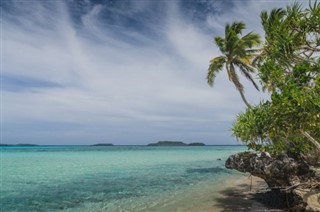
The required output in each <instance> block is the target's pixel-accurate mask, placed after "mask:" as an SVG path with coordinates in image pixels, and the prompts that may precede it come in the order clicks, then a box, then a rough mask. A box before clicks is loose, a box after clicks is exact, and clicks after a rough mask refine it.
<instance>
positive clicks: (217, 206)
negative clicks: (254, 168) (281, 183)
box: [190, 175, 282, 212]
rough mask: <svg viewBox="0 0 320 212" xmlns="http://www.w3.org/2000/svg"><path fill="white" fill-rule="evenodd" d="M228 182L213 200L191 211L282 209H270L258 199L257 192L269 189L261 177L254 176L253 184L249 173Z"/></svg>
mask: <svg viewBox="0 0 320 212" xmlns="http://www.w3.org/2000/svg"><path fill="white" fill-rule="evenodd" d="M228 184H229V185H227V186H226V187H224V188H222V189H221V190H219V191H218V193H217V194H215V197H214V199H213V200H212V202H208V203H206V204H204V205H201V206H197V207H194V208H191V209H190V212H200V211H201V212H204V211H205V212H227V211H237V212H238V211H258V212H260V211H261V212H262V211H264V212H266V211H268V212H269V211H270V212H276V211H282V210H280V209H270V208H268V207H266V206H265V205H264V204H262V203H261V202H259V201H258V200H257V193H260V192H264V191H267V185H266V183H265V182H264V181H263V180H262V179H261V178H258V177H252V186H251V177H249V175H243V176H240V177H238V178H237V179H236V180H233V181H231V182H230V183H228ZM250 187H251V189H250Z"/></svg>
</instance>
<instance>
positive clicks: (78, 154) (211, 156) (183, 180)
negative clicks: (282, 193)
mask: <svg viewBox="0 0 320 212" xmlns="http://www.w3.org/2000/svg"><path fill="white" fill-rule="evenodd" d="M245 149H246V147H243V146H202V147H200V146H199V147H197V146H196V147H148V146H109V147H95V146H35V147H14V146H12V147H1V194H0V195H1V196H0V204H1V205H0V208H1V211H23V212H28V211H77V212H78V211H80V212H81V211H111V212H113V211H187V210H189V209H190V208H194V207H196V206H197V204H201V203H202V202H206V201H212V200H214V198H215V193H216V192H217V191H218V190H219V189H221V187H223V186H224V185H226V184H228V180H230V179H232V178H235V177H237V173H236V172H235V171H232V170H228V169H226V168H225V167H224V163H225V160H226V159H227V158H228V156H229V155H231V154H234V153H236V152H240V151H244V150H245ZM220 159H221V160H220Z"/></svg>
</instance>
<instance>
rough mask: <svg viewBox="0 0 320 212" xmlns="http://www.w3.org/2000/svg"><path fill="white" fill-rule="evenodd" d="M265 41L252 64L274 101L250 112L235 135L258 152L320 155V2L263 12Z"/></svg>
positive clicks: (239, 121)
mask: <svg viewBox="0 0 320 212" xmlns="http://www.w3.org/2000/svg"><path fill="white" fill-rule="evenodd" d="M261 23H262V26H263V29H264V30H265V43H264V44H263V46H262V48H261V49H260V52H259V54H258V55H256V57H255V58H254V59H253V61H252V65H253V66H255V67H256V68H257V70H258V75H259V78H260V81H261V84H262V86H263V88H264V89H267V90H268V91H269V92H270V93H271V100H270V101H265V102H261V103H260V104H258V105H256V106H254V107H251V108H248V109H247V110H246V111H245V112H244V113H242V114H240V115H239V116H238V117H237V119H236V121H235V122H234V124H233V128H232V131H233V135H234V136H235V137H236V138H237V139H238V140H241V141H243V142H244V143H246V144H247V145H248V147H249V148H251V149H254V150H257V151H270V152H273V153H278V152H281V151H287V152H288V151H289V152H305V151H309V150H311V149H312V148H317V149H318V151H320V148H319V147H320V144H319V143H318V141H319V140H320V59H319V53H320V4H319V3H318V2H317V1H316V2H314V4H311V3H310V5H309V8H307V9H302V6H301V5H300V4H298V3H295V4H293V5H290V6H288V7H287V8H286V9H282V8H279V9H274V10H272V11H271V12H269V13H268V12H262V13H261Z"/></svg>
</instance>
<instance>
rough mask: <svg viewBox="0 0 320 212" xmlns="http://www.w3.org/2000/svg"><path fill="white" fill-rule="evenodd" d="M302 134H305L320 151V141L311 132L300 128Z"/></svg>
mask: <svg viewBox="0 0 320 212" xmlns="http://www.w3.org/2000/svg"><path fill="white" fill-rule="evenodd" d="M300 131H301V133H302V135H304V136H305V137H306V138H307V139H308V140H309V141H310V142H311V143H312V144H313V145H314V146H315V147H316V149H317V151H318V152H320V144H319V142H318V141H317V140H316V139H314V138H313V137H312V136H311V135H310V134H309V133H307V132H306V131H304V130H300Z"/></svg>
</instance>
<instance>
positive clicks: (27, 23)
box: [2, 1, 283, 144]
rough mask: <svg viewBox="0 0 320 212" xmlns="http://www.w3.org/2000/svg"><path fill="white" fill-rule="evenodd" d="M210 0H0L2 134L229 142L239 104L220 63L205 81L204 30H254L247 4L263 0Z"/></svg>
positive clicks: (85, 140) (7, 137) (207, 37)
mask: <svg viewBox="0 0 320 212" xmlns="http://www.w3.org/2000/svg"><path fill="white" fill-rule="evenodd" d="M215 2H218V1H206V2H203V4H202V8H203V6H205V5H206V4H210V5H211V8H212V9H211V10H209V11H207V12H206V13H205V14H206V16H205V18H195V16H196V15H199V14H200V13H199V12H197V11H193V12H192V11H191V10H190V8H192V7H188V8H189V9H188V11H189V13H186V7H184V3H183V2H178V1H160V2H153V1H127V2H117V3H115V4H113V5H111V2H109V1H107V2H106V3H105V4H102V3H100V4H97V3H94V2H91V1H67V2H66V1H48V2H47V1H46V2H42V1H31V2H30V1H28V2H26V3H21V1H19V2H18V1H10V2H6V3H5V4H4V7H6V10H3V11H4V14H3V49H2V51H3V58H2V60H3V77H4V78H3V81H4V84H3V91H2V93H3V143H22V142H29V143H39V144H89V143H97V142H113V143H116V144H146V143H149V142H154V141H157V140H183V141H187V142H191V141H202V142H206V143H208V144H235V139H234V138H232V137H231V136H230V134H231V133H230V131H229V128H230V125H231V123H232V120H233V119H234V117H235V114H237V113H239V112H240V111H242V110H243V109H244V108H245V106H244V104H243V103H242V102H241V98H240V97H239V94H238V93H237V91H236V90H235V89H234V87H233V85H232V84H231V83H230V82H229V81H228V80H227V77H226V75H225V74H224V73H222V74H221V75H219V76H218V77H217V79H216V84H215V87H214V89H212V88H210V87H209V86H208V85H207V84H206V80H205V77H206V72H207V71H206V70H207V66H208V61H209V60H210V59H211V58H212V57H215V56H217V55H219V52H218V51H217V49H216V48H215V46H214V44H213V37H214V36H217V35H223V27H224V24H225V22H226V21H231V20H238V19H241V20H244V21H246V22H247V23H248V26H249V27H250V29H256V30H258V31H259V30H260V31H261V28H260V26H259V21H258V20H259V19H258V16H257V17H256V18H255V19H252V18H250V17H251V15H250V17H249V16H248V14H258V13H259V11H260V10H261V9H262V8H265V6H266V5H267V2H263V1H246V3H242V1H235V2H233V4H228V5H229V8H228V10H226V9H225V8H226V5H225V4H224V3H223V1H219V2H218V3H215ZM278 3H279V2H273V4H272V5H278ZM279 4H280V3H279ZM281 4H283V3H281ZM268 7H269V6H268ZM199 8H200V7H199ZM219 8H220V9H219ZM221 8H224V10H222V9H221ZM35 11H36V12H35ZM190 11H191V12H190ZM214 12H215V13H214ZM186 14H188V15H190V16H188V17H186ZM245 85H246V88H247V89H246V94H247V96H248V99H249V100H250V101H251V102H258V101H259V100H260V99H261V98H264V97H261V94H259V93H257V92H256V91H254V90H253V87H252V86H251V85H250V84H249V83H245Z"/></svg>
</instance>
